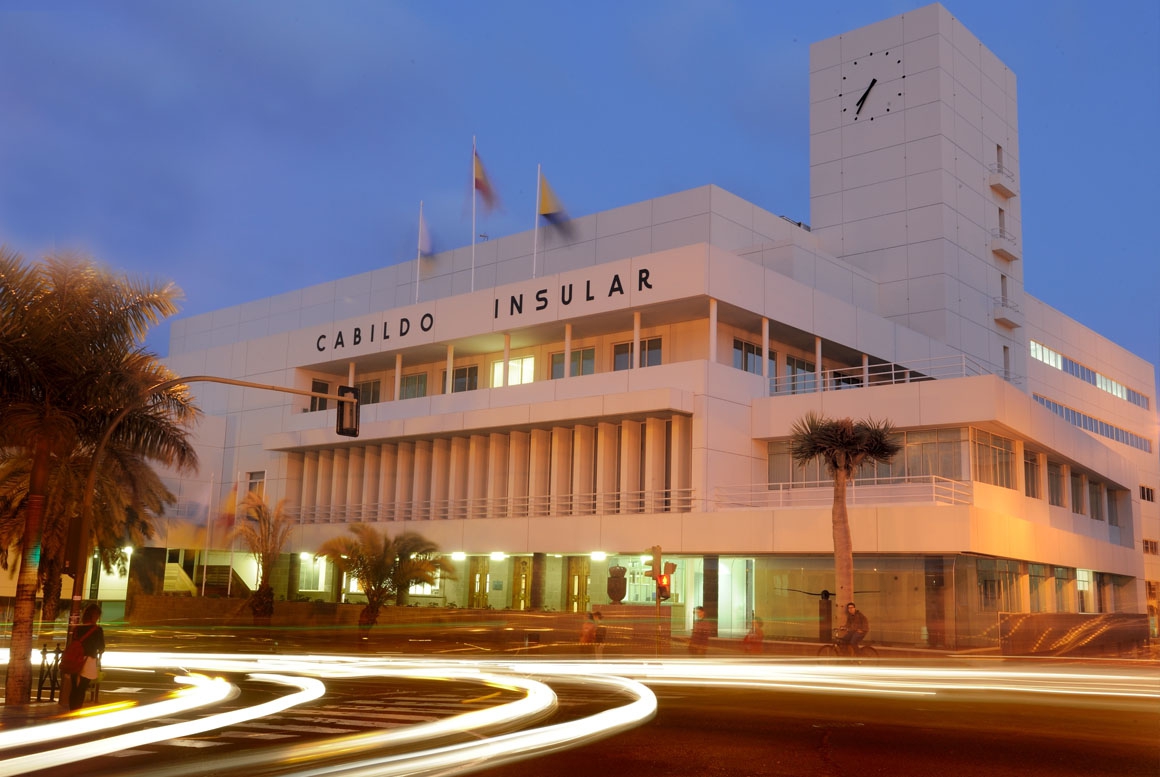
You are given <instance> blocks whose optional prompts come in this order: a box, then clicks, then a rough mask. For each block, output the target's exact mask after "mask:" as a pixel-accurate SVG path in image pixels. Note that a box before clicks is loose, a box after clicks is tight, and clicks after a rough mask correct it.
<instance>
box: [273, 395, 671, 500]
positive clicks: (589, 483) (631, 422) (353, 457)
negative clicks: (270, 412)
mask: <svg viewBox="0 0 1160 777" xmlns="http://www.w3.org/2000/svg"><path fill="white" fill-rule="evenodd" d="M288 456H289V460H288V465H287V473H286V476H287V488H286V497H287V501H288V504H289V505H290V506H291V511H294V506H295V505H297V506H298V509H297V512H298V513H299V517H300V519H301V520H302V521H303V522H307V523H314V522H321V523H332V522H338V523H344V522H358V521H368V522H369V521H424V520H443V519H463V518H502V517H527V516H533V517H535V516H553V515H595V514H609V513H643V512H648V513H655V512H687V511H688V510H689V509H690V507H691V502H692V493H691V492H692V488H691V486H692V419H691V418H690V417H689V416H685V415H669V416H663V417H649V418H644V419H640V420H636V419H625V420H621V421H618V422H615V423H614V422H600V423H596V424H576V425H572V426H552V427H550V428H543V429H529V430H526V431H525V430H520V431H502V432H479V433H470V432H465V433H464V434H461V435H452V436H440V437H432V438H429V439H413V440H400V441H396V442H378V443H375V442H370V443H368V444H365V445H355V446H343V447H334V448H323V449H317V450H307V451H294V452H290V453H289V454H288Z"/></svg>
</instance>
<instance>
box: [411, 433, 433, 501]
mask: <svg viewBox="0 0 1160 777" xmlns="http://www.w3.org/2000/svg"><path fill="white" fill-rule="evenodd" d="M412 481H413V482H414V485H413V486H412V487H411V504H412V505H414V507H413V509H412V511H411V517H412V518H413V519H414V520H416V521H425V520H430V519H431V441H430V440H415V463H414V470H413V477H412Z"/></svg>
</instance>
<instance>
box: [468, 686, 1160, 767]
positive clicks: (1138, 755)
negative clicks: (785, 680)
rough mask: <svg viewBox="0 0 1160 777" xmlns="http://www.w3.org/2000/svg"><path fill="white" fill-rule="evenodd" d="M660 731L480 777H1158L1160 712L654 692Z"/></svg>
mask: <svg viewBox="0 0 1160 777" xmlns="http://www.w3.org/2000/svg"><path fill="white" fill-rule="evenodd" d="M654 690H656V692H657V697H658V700H659V708H658V712H657V715H656V717H655V718H654V719H653V720H652V721H651V722H650V723H647V724H645V725H644V726H641V727H639V728H636V729H633V730H631V731H628V732H625V733H622V734H618V735H616V736H614V737H611V738H609V739H605V740H603V741H602V742H599V743H596V744H593V745H586V746H583V747H579V748H576V749H574V750H568V751H565V752H561V753H555V754H552V755H548V756H542V757H540V758H537V759H535V760H532V761H526V762H522V763H515V764H509V765H507V766H503V767H499V768H495V769H488V770H484V771H480V772H477V773H476V774H477V775H479V777H528V776H529V775H553V777H571V775H576V777H593V776H595V777H601V776H602V775H633V776H634V777H646V776H651V775H657V776H671V777H686V776H689V777H694V776H695V777H766V776H767V775H768V776H772V775H778V776H779V777H780V776H782V775H798V776H800V777H839V776H840V775H841V776H842V777H852V776H854V775H862V776H864V775H884V776H887V775H889V776H890V777H911V776H913V777H920V776H921V777H930V776H931V775H937V777H956V776H957V775H963V776H964V777H965V776H968V775H969V776H971V777H974V776H975V775H986V777H1008V776H1010V777H1037V776H1038V775H1042V776H1043V777H1068V776H1069V775H1077V776H1079V775H1083V776H1084V777H1098V776H1101V775H1116V777H1132V776H1134V775H1140V777H1145V776H1146V777H1156V775H1158V774H1160V707H1158V706H1157V705H1156V704H1155V703H1154V702H1151V703H1143V702H1139V703H1128V704H1122V705H1117V706H1114V707H1109V706H1107V705H1103V704H1098V705H1097V704H1091V705H1081V706H1064V705H1060V704H1054V703H1052V702H1051V701H1050V700H1044V699H1040V698H1032V697H1030V696H1029V697H1026V698H1024V699H1022V700H1011V699H1004V700H1003V701H1002V702H998V703H997V702H994V701H988V699H987V694H986V693H984V692H974V691H970V690H969V689H968V690H964V691H963V692H961V693H952V694H947V696H946V698H945V699H943V700H939V701H934V700H929V699H928V700H924V701H922V702H920V703H916V702H913V701H900V700H897V699H889V698H883V697H879V696H860V697H859V696H845V695H841V696H839V695H836V694H833V695H831V694H817V693H785V692H771V691H754V690H748V689H733V688H712V689H704V688H685V687H673V686H666V687H663V688H657V689H654Z"/></svg>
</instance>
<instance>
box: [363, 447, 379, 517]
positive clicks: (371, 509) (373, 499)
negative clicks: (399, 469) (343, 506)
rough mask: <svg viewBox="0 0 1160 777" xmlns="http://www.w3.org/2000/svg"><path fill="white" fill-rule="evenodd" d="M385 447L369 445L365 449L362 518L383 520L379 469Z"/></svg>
mask: <svg viewBox="0 0 1160 777" xmlns="http://www.w3.org/2000/svg"><path fill="white" fill-rule="evenodd" d="M382 452H383V447H382V446H381V445H378V444H377V443H376V444H373V445H368V446H367V447H366V450H365V451H363V477H362V494H360V495H359V501H360V502H361V503H362V506H363V508H362V516H363V517H362V519H363V520H364V521H381V520H382V517H381V516H382V513H381V511H380V509H379V470H380V469H381V466H380V461H381V458H382Z"/></svg>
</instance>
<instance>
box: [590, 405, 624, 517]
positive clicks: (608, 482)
mask: <svg viewBox="0 0 1160 777" xmlns="http://www.w3.org/2000/svg"><path fill="white" fill-rule="evenodd" d="M618 428H619V427H617V425H616V424H610V423H603V422H602V423H600V424H598V425H597V427H596V493H597V505H596V510H597V512H599V513H601V514H604V515H607V514H609V513H615V512H616V510H617V505H618V504H619V503H620V479H619V476H618V473H617V471H616V448H617V437H618V436H619V435H618V434H617V430H618Z"/></svg>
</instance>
